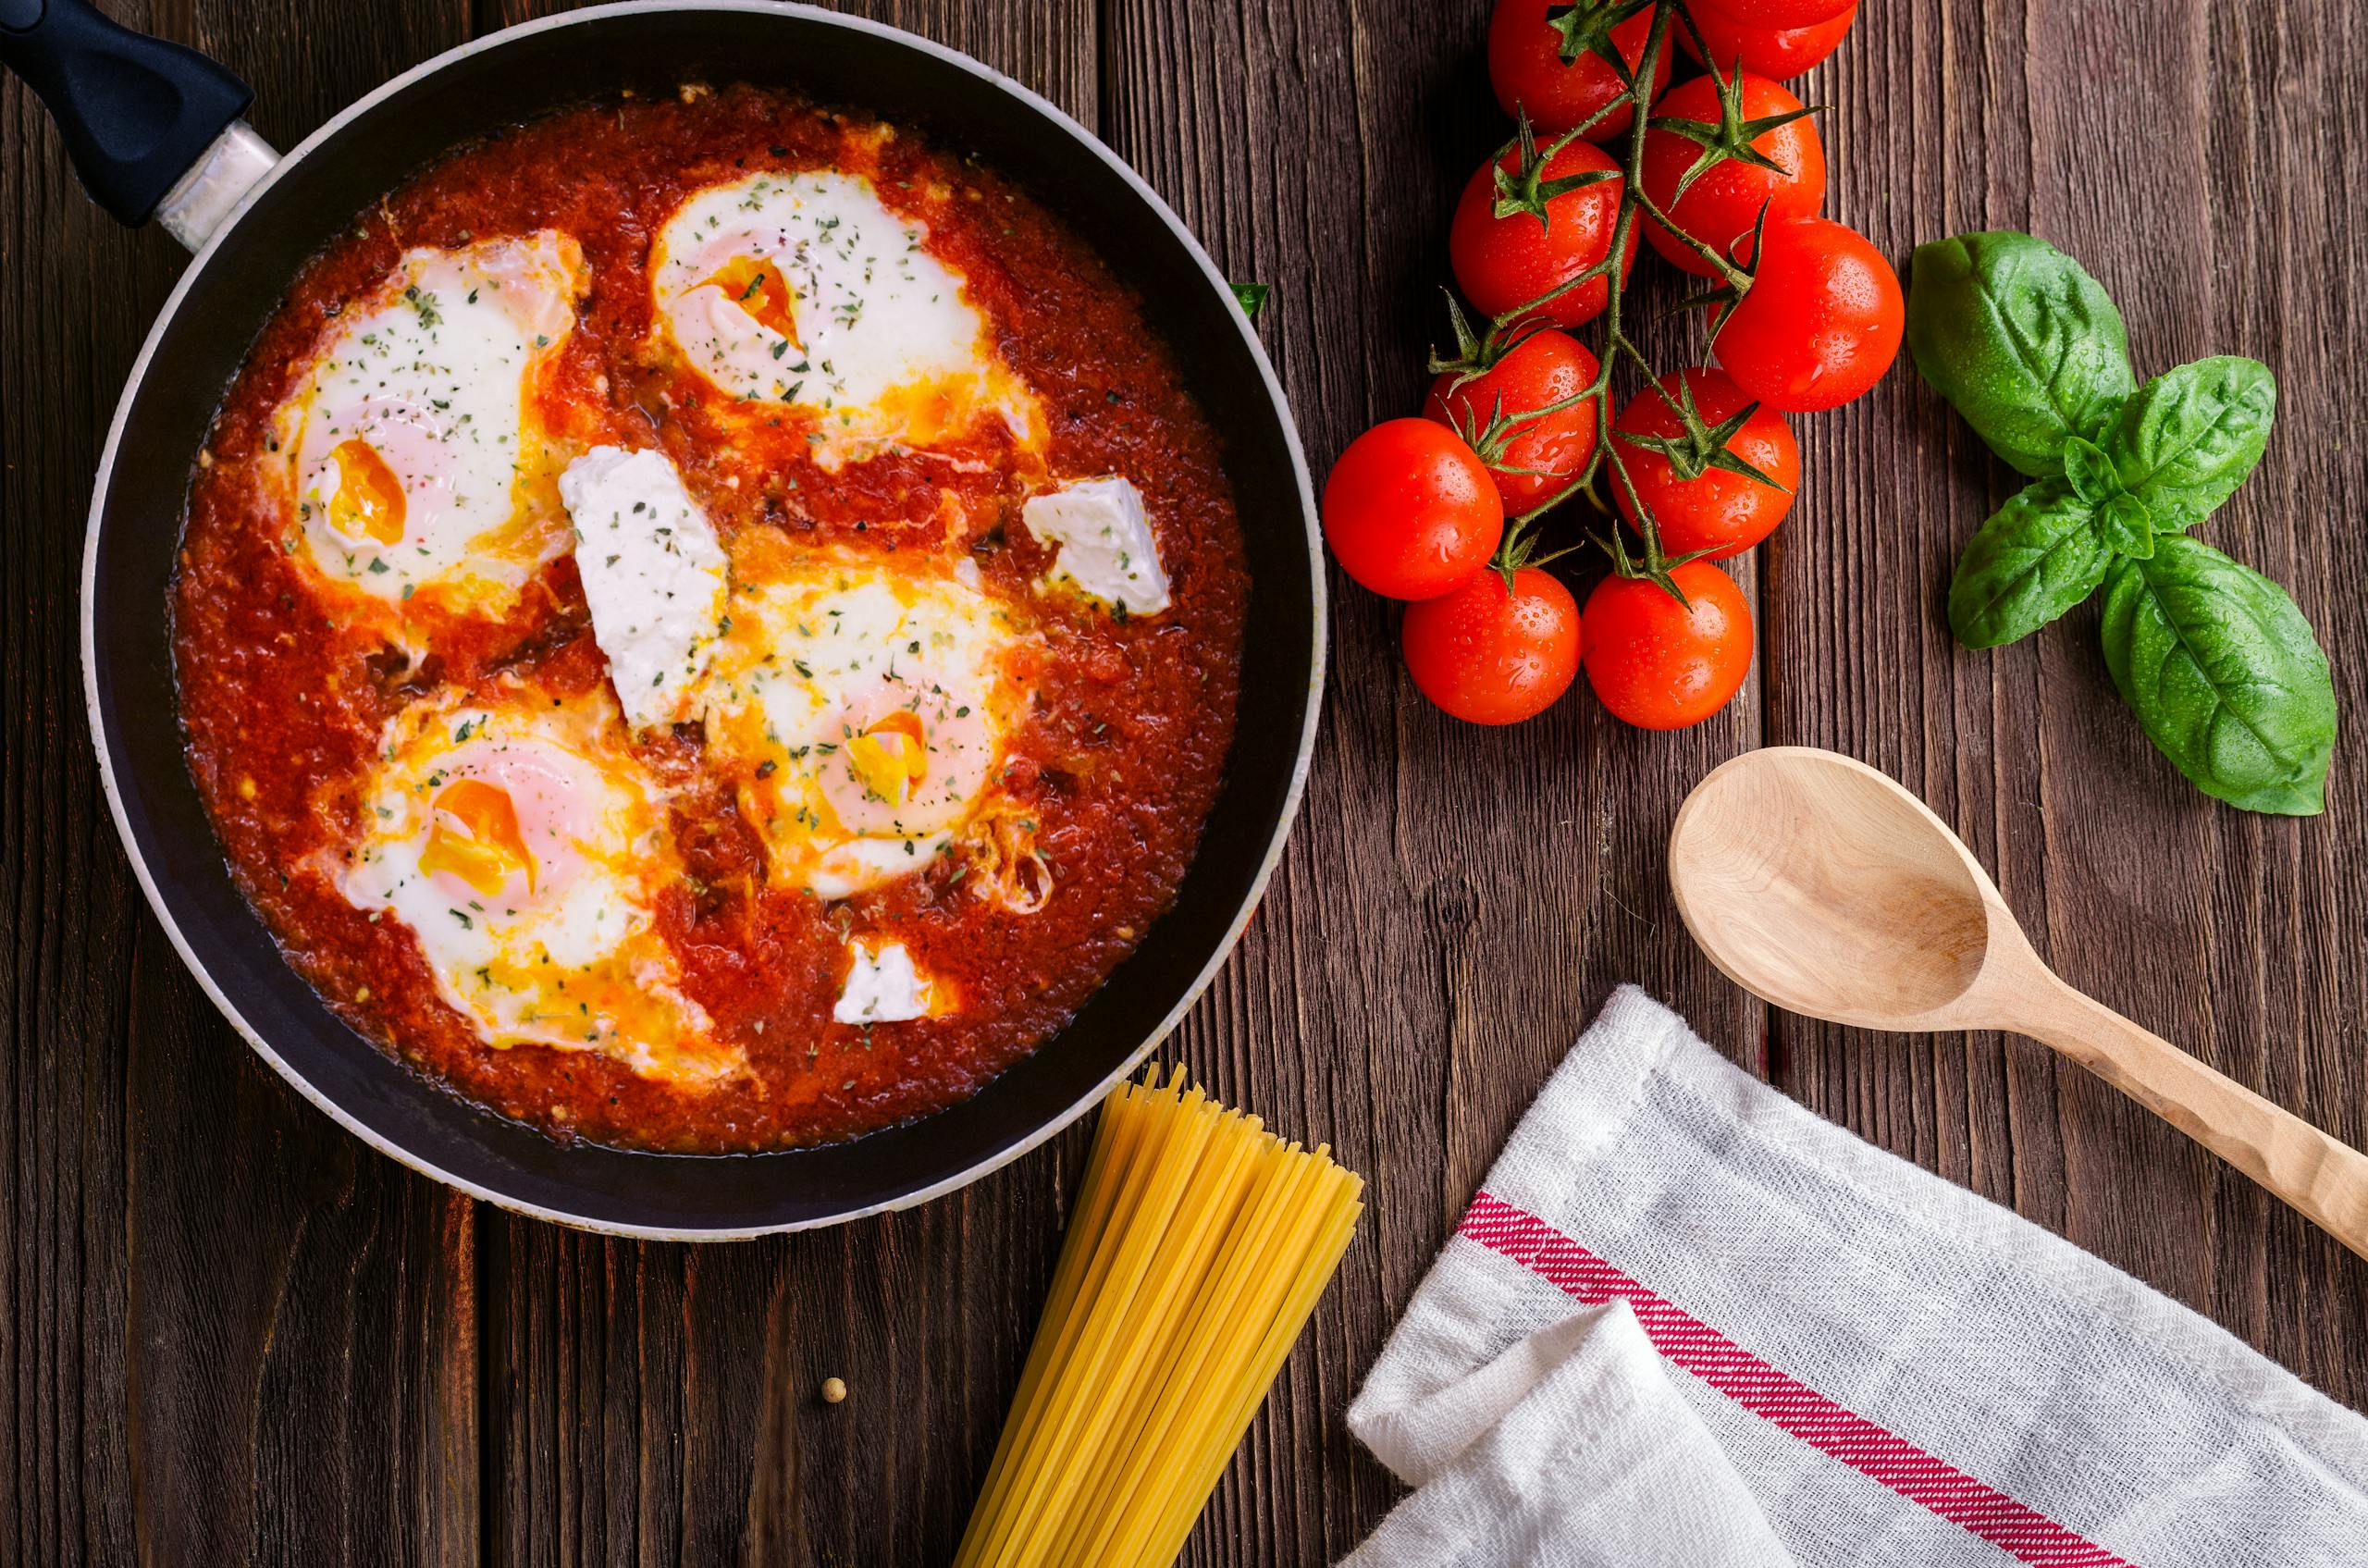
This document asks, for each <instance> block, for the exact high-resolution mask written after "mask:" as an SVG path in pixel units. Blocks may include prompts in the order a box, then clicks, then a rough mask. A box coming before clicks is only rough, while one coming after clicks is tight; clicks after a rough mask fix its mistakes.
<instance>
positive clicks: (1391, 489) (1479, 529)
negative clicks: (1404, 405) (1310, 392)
mask: <svg viewBox="0 0 2368 1568" xmlns="http://www.w3.org/2000/svg"><path fill="white" fill-rule="evenodd" d="M1504 532H1505V505H1504V502H1503V500H1500V499H1499V497H1498V495H1497V487H1496V484H1495V481H1494V480H1492V479H1491V478H1490V476H1489V474H1488V470H1487V469H1486V467H1485V466H1483V465H1482V463H1481V462H1480V459H1479V458H1478V456H1476V455H1475V454H1474V452H1473V451H1472V449H1471V448H1470V447H1468V446H1466V445H1464V444H1463V442H1462V440H1461V439H1459V438H1457V436H1456V434H1455V432H1454V431H1452V430H1449V429H1445V428H1443V427H1441V426H1437V425H1434V424H1432V423H1431V422H1430V421H1429V420H1427V419H1390V420H1385V421H1384V422H1382V423H1381V424H1379V425H1376V426H1374V427H1373V428H1372V429H1370V430H1368V431H1366V432H1365V433H1364V434H1363V435H1362V436H1359V437H1358V438H1356V439H1355V440H1353V441H1351V442H1350V443H1349V450H1348V451H1344V452H1342V453H1341V454H1340V461H1338V463H1334V464H1333V465H1332V475H1331V477H1329V478H1328V479H1326V481H1325V482H1324V538H1325V541H1326V543H1327V544H1329V545H1330V546H1331V547H1332V554H1333V556H1334V558H1335V559H1337V560H1338V562H1340V568H1341V570H1342V571H1344V572H1346V573H1348V574H1349V575H1350V576H1351V577H1353V578H1355V579H1356V580H1357V581H1358V582H1360V583H1362V584H1363V585H1364V586H1366V587H1368V588H1371V589H1372V590H1373V591H1374V592H1375V593H1377V594H1381V595H1384V596H1386V597H1388V598H1390V599H1429V598H1430V597H1432V596H1433V595H1434V594H1443V593H1445V592H1447V591H1448V589H1449V588H1451V587H1454V586H1456V585H1457V584H1458V583H1461V582H1462V581H1463V580H1464V579H1465V578H1466V577H1469V576H1470V575H1472V574H1473V573H1474V572H1477V571H1478V570H1480V568H1481V567H1482V566H1483V565H1485V564H1486V562H1487V560H1488V558H1489V557H1490V556H1491V555H1494V554H1495V553H1496V552H1497V542H1498V541H1499V539H1501V538H1502V537H1504Z"/></svg>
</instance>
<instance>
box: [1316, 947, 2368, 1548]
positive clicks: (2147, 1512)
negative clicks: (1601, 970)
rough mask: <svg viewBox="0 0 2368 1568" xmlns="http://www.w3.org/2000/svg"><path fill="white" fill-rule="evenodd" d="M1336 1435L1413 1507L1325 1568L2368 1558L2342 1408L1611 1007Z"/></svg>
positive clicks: (1531, 1119) (2058, 1244)
mask: <svg viewBox="0 0 2368 1568" xmlns="http://www.w3.org/2000/svg"><path fill="white" fill-rule="evenodd" d="M2362 1331H2368V1326H2362ZM1349 1428H1350V1430H1351V1432H1353V1433H1354V1434H1355V1435H1356V1436H1357V1437H1358V1438H1360V1439H1361V1440H1363V1442H1364V1443H1365V1444H1366V1445H1367V1446H1368V1447H1370V1448H1371V1449H1372V1450H1373V1451H1374V1452H1375V1454H1377V1455H1378V1456H1379V1457H1380V1458H1381V1460H1382V1462H1383V1463H1386V1464H1388V1466H1389V1467H1390V1469H1391V1470H1393V1471H1394V1472H1396V1473H1397V1475H1399V1477H1400V1479H1401V1480H1403V1481H1405V1482H1406V1483H1408V1484H1409V1485H1410V1486H1412V1487H1413V1488H1415V1490H1414V1491H1413V1493H1412V1495H1411V1496H1409V1497H1408V1498H1407V1499H1406V1500H1404V1501H1402V1502H1401V1503H1400V1505H1399V1506H1398V1508H1397V1509H1396V1510H1395V1511H1394V1512H1391V1513H1390V1515H1389V1516H1388V1518H1387V1519H1385V1520H1384V1521H1383V1522H1382V1524H1381V1525H1380V1527H1379V1528H1378V1529H1376V1530H1375V1533H1374V1534H1373V1535H1372V1537H1369V1538H1368V1539H1367V1540H1366V1541H1365V1542H1364V1544H1363V1546H1361V1547H1360V1548H1359V1549H1357V1551H1356V1552H1355V1553H1354V1555H1352V1556H1351V1558H1350V1559H1349V1560H1348V1565H1347V1568H1414V1565H1416V1564H1420V1565H1422V1568H1486V1565H1495V1564H1506V1565H1511V1564H1516V1563H1518V1564H1522V1565H1523V1568H1877V1565H1881V1568H1903V1565H1908V1564H1914V1565H1917V1568H2004V1565H2010V1564H2013V1563H2017V1562H2025V1563H2033V1564H2041V1565H2044V1568H2118V1565H2135V1568H2273V1565H2292V1568H2336V1565H2342V1568H2362V1565H2368V1421H2363V1420H2362V1418H2361V1417H2360V1416H2358V1415H2356V1414H2352V1413H2351V1412H2349V1411H2348V1410H2345V1409H2344V1408H2343V1407H2342V1406H2340V1405H2337V1404H2336V1403H2335V1402H2334V1401H2331V1400H2328V1399H2326V1398H2325V1396H2323V1395H2321V1394H2319V1393H2316V1392H2314V1391H2313V1390H2312V1389H2309V1388H2308V1387H2306V1386H2304V1385H2303V1384H2302V1383H2301V1382H2300V1380H2299V1379H2297V1378H2296V1377H2293V1376H2292V1375H2291V1374H2289V1373H2288V1372H2286V1371H2285V1370H2284V1369H2282V1368H2280V1367H2279V1366H2277V1365H2275V1364H2274V1363H2272V1362H2270V1361H2268V1360H2266V1359H2265V1358H2263V1356H2261V1355H2259V1354H2256V1353H2255V1352H2252V1351H2251V1350H2249V1349H2247V1348H2246V1347H2245V1346H2244V1345H2242V1344H2240V1343H2239V1342H2238V1340H2235V1339H2234V1338H2233V1337H2231V1336H2230V1335H2228V1334H2227V1333H2226V1332H2225V1331H2223V1330H2222V1329H2220V1328H2218V1327H2214V1325H2213V1324H2211V1323H2208V1322H2206V1321H2205V1320H2204V1319H2202V1318H2201V1317H2199V1316H2197V1315H2195V1314H2194V1313H2192V1312H2189V1310H2188V1309H2187V1308H2185V1307H2182V1306H2180V1305H2178V1304H2177V1303H2174V1302H2172V1301H2170V1300H2169V1299H2167V1298H2166V1297H2164V1296H2162V1295H2159V1294H2157V1293H2156V1292H2154V1291H2152V1290H2149V1289H2147V1288H2146V1287H2145V1286H2143V1285H2140V1283H2138V1282H2137V1281H2136V1280H2134V1279H2132V1278H2129V1277H2128V1275H2125V1274H2123V1273H2121V1272H2120V1271H2119V1270H2117V1269H2115V1268H2113V1267H2111V1266H2108V1265H2106V1264H2104V1263H2102V1262H2100V1261H2098V1260H2097V1259H2096V1258H2094V1257H2091V1256H2090V1255H2089V1254H2088V1253H2083V1252H2081V1251H2080V1250H2079V1249H2078V1248H2077V1247H2075V1246H2073V1245H2071V1244H2070V1243H2069V1242H2066V1241H2063V1240H2062V1239H2061V1238H2058V1237H2056V1236H2054V1235H2052V1234H2050V1233H2048V1232H2047V1231H2044V1230H2041V1228H2038V1227H2036V1226H2034V1225H2031V1224H2029V1222H2028V1221H2025V1220H2023V1219H2020V1218H2018V1217H2017V1216H2015V1215H2013V1214H2010V1213H2008V1212H2007V1211H2006V1210H2004V1209H2002V1208H2000V1207H1998V1206H1997V1205H1995V1204H1991V1203H1988V1202H1986V1201H1985V1200H1983V1199H1980V1198H1978V1197H1975V1196H1974V1195H1973V1194H1971V1193H1969V1192H1967V1191H1964V1190H1963V1189H1961V1188H1958V1187H1956V1186H1954V1185H1952V1184H1951V1183H1949V1182H1947V1181H1944V1180H1943V1179H1940V1178H1939V1177H1936V1176H1933V1175H1931V1174H1930V1172H1928V1171H1925V1170H1922V1169H1920V1168H1918V1167H1915V1166H1912V1165H1909V1164H1907V1163H1906V1161H1903V1160H1900V1159H1897V1158H1894V1157H1893V1156H1892V1155H1890V1154H1884V1153H1883V1152H1882V1151H1881V1150H1879V1149H1875V1148H1872V1147H1870V1146H1869V1145H1868V1144H1866V1143H1863V1142H1860V1141H1858V1140H1857V1139H1856V1138H1855V1137H1853V1136H1851V1135H1850V1134H1849V1133H1847V1132H1845V1131H1844V1130H1842V1129H1840V1128H1838V1127H1835V1126H1833V1125H1832V1124H1831V1123H1829V1122H1826V1121H1822V1120H1820V1119H1819V1118H1818V1117H1815V1116H1813V1115H1811V1114H1810V1113H1809V1112H1807V1111H1806V1110H1804V1109H1802V1108H1801V1107H1800V1106H1799V1105H1795V1104H1794V1103H1793V1102H1792V1101H1791V1100H1788V1099H1786V1098H1785V1097H1784V1096H1783V1095H1782V1094H1781V1093H1778V1092H1776V1091H1775V1090H1772V1089H1770V1088H1769V1087H1768V1086H1767V1085H1766V1084H1764V1083H1761V1082H1760V1081H1759V1080H1757V1079H1755V1078H1753V1077H1751V1076H1750V1075H1748V1074H1746V1073H1745V1072H1742V1071H1740V1070H1739V1069H1737V1068H1734V1067H1733V1066H1732V1065H1730V1064H1729V1063H1728V1062H1727V1061H1726V1060H1725V1058H1723V1057H1721V1056H1720V1055H1719V1054H1718V1053H1717V1052H1715V1051H1713V1050H1711V1049H1710V1048H1709V1047H1708V1046H1707V1045H1705V1044H1704V1043H1702V1042H1701V1041H1700V1040H1698V1039H1696V1037H1695V1036H1694V1034H1693V1032H1692V1031H1690V1030H1689V1029H1687V1027H1686V1025H1685V1022H1684V1019H1680V1018H1679V1017H1678V1016H1677V1015H1676V1014H1674V1013H1671V1011H1669V1010H1668V1009H1667V1008H1665V1007H1663V1006H1659V1004H1658V1003H1656V1002H1654V1001H1652V1000H1651V999H1650V998H1649V997H1647V996H1646V995H1645V994H1644V993H1642V992H1640V991H1638V990H1636V989H1634V987H1623V988H1622V989H1621V991H1620V992H1618V993H1617V994H1615V995H1614V996H1613V997H1612V999H1611V1001H1610V1005H1609V1006H1606V1007H1605V1008H1604V1010H1603V1013H1602V1015H1601V1016H1600V1017H1599V1018H1598V1019H1597V1020H1596V1023H1595V1025H1594V1027H1593V1028H1591V1029H1589V1030H1588V1031H1587V1032H1586V1033H1585V1036H1583V1037H1582V1038H1581V1039H1580V1041H1579V1043H1578V1044H1577V1045H1576V1046H1575V1047H1574V1048H1573V1050H1572V1052H1571V1054H1570V1056H1568V1057H1567V1058H1566V1059H1565V1060H1564V1061H1563V1063H1562V1065H1561V1067H1560V1068H1558V1069H1557V1070H1556V1072H1555V1074H1554V1076H1553V1078H1552V1079H1551V1080H1548V1083H1547V1085H1546V1088H1545V1090H1544V1091H1543V1092H1542V1093H1540V1094H1539V1095H1538V1097H1537V1102H1536V1105H1533V1106H1531V1108H1530V1111H1529V1114H1528V1115H1527V1116H1526V1117H1523V1120H1522V1123H1521V1125H1520V1127H1519V1128H1517V1129H1516V1130H1514V1133H1513V1137H1512V1141H1511V1142H1510V1143H1508V1144H1507V1145H1506V1146H1505V1151H1504V1153H1503V1154H1501V1155H1500V1156H1499V1158H1498V1161H1497V1164H1496V1167H1495V1168H1494V1169H1493V1170H1491V1171H1490V1172H1489V1173H1488V1179H1487V1184H1486V1187H1485V1188H1483V1189H1482V1191H1480V1192H1479V1194H1478V1195H1477V1196H1475V1197H1474V1199H1473V1201H1472V1204H1471V1207H1470V1208H1469V1209H1467V1210H1466V1211H1465V1213H1464V1216H1463V1219H1462V1224H1461V1225H1460V1227H1459V1228H1458V1229H1457V1232H1456V1234H1455V1236H1454V1237H1453V1238H1452V1239H1451V1240H1450V1241H1449V1243H1448V1246H1447V1250H1446V1252H1444V1253H1441V1254H1440V1257H1439V1259H1438V1261H1437V1264H1435V1265H1434V1266H1432V1269H1431V1272H1430V1274H1429V1275H1428V1276H1427V1277H1426V1278H1425V1279H1424V1281H1423V1283H1422V1285H1421V1287H1420V1288H1419V1289H1417V1290H1416V1291H1415V1292H1414V1298H1413V1300H1412V1303H1410V1304H1409V1306H1408V1308H1407V1313H1406V1317H1405V1320H1404V1321H1403V1322H1402V1323H1400V1325H1399V1327H1398V1329H1397V1331H1396V1332H1395V1333H1393V1334H1392V1335H1391V1336H1390V1340H1389V1343H1388V1346H1387V1347H1385V1348H1384V1350H1383V1352H1382V1354H1381V1359H1380V1361H1379V1362H1377V1363H1376V1364H1375V1366H1374V1369H1373V1372H1372V1375H1371V1376H1370V1377H1367V1378H1366V1380H1365V1385H1364V1387H1363V1389H1361V1390H1360V1391H1359V1392H1358V1394H1357V1397H1356V1400H1355V1401H1354V1402H1353V1403H1352V1404H1351V1406H1350V1407H1349Z"/></svg>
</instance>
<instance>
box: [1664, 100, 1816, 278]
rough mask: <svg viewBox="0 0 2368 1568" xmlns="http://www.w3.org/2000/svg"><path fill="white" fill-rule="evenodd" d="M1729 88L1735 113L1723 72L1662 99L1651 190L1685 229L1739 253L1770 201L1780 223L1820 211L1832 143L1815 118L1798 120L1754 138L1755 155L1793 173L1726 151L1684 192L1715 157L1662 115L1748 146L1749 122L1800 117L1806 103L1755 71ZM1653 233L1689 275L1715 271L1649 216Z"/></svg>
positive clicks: (1773, 219)
mask: <svg viewBox="0 0 2368 1568" xmlns="http://www.w3.org/2000/svg"><path fill="white" fill-rule="evenodd" d="M1726 91H1727V93H1728V98H1729V99H1731V100H1732V101H1733V104H1734V112H1733V115H1732V116H1729V115H1728V114H1727V113H1726V100H1722V99H1721V90H1720V85H1719V82H1718V80H1717V79H1716V78H1714V77H1708V76H1697V77H1696V78H1695V79H1694V80H1691V81H1687V82H1683V83H1681V84H1679V85H1678V86H1676V87H1672V88H1671V89H1670V90H1669V92H1668V93H1664V94H1663V95H1662V97H1661V101H1660V102H1659V103H1658V104H1656V105H1653V124H1652V127H1651V129H1648V130H1647V131H1646V132H1645V194H1646V195H1647V196H1650V197H1651V198H1652V199H1653V204H1654V205H1656V206H1658V207H1659V208H1660V209H1661V211H1663V212H1665V213H1667V214H1669V215H1670V216H1671V217H1672V218H1674V219H1676V220H1677V227H1678V228H1680V229H1682V230H1684V232H1685V233H1688V234H1691V235H1692V236H1694V238H1696V240H1699V241H1702V242H1703V243H1704V244H1706V245H1708V246H1710V247H1711V248H1712V249H1713V250H1717V251H1720V252H1721V253H1731V248H1732V247H1733V244H1734V242H1735V241H1737V240H1741V239H1743V238H1745V236H1747V235H1748V234H1750V232H1751V226H1752V225H1753V223H1754V222H1756V221H1757V220H1758V216H1759V209H1760V205H1761V204H1763V203H1765V204H1767V208H1768V221H1769V222H1770V223H1771V224H1775V223H1782V221H1784V220H1785V219H1786V218H1793V217H1814V216H1816V215H1817V214H1818V212H1819V210H1820V209H1821V208H1823V207H1824V205H1825V143H1824V142H1823V141H1822V139H1820V138H1819V135H1818V133H1817V125H1816V123H1815V122H1814V121H1811V120H1808V119H1796V120H1793V121H1790V122H1789V123H1787V124H1784V125H1780V126H1777V127H1775V128H1773V129H1772V130H1764V131H1762V132H1760V133H1759V135H1758V136H1756V137H1753V138H1751V140H1750V146H1751V150H1752V151H1753V152H1756V153H1758V154H1759V155H1760V156H1762V157H1764V158H1766V159H1768V160H1769V162H1770V163H1773V164H1775V165H1777V166H1779V167H1781V168H1782V170H1783V171H1784V172H1782V173H1781V174H1780V173H1778V172H1777V171H1776V170H1775V169H1770V168H1762V167H1759V166H1758V165H1757V164H1748V163H1745V162H1744V161H1743V160H1741V159H1740V158H1736V157H1727V158H1722V159H1721V160H1720V161H1719V162H1717V163H1714V164H1712V165H1711V166H1710V167H1708V168H1706V169H1704V170H1703V171H1702V173H1701V174H1700V175H1699V176H1698V177H1696V179H1695V180H1694V182H1693V183H1692V184H1691V185H1688V186H1687V187H1686V188H1685V194H1684V196H1680V195H1679V194H1678V193H1677V188H1678V185H1679V183H1680V182H1681V181H1683V180H1684V179H1685V177H1686V175H1687V174H1688V173H1690V172H1691V171H1692V170H1693V168H1694V167H1695V166H1696V164H1697V163H1698V162H1700V161H1701V160H1702V159H1703V158H1704V157H1706V156H1708V155H1709V154H1708V152H1707V151H1706V149H1705V147H1704V145H1703V143H1702V142H1697V141H1696V140H1694V139H1693V138H1692V137H1689V136H1684V135H1681V134H1679V133H1678V132H1677V131H1674V130H1669V129H1667V128H1666V127H1664V126H1663V125H1662V124H1661V121H1662V120H1664V119H1678V120H1686V121H1690V122H1692V123H1693V124H1694V125H1695V126H1696V127H1697V128H1698V133H1699V134H1701V135H1704V136H1707V137H1709V138H1711V139H1712V142H1713V144H1714V145H1716V144H1722V143H1727V142H1732V144H1733V146H1734V147H1738V148H1739V147H1740V146H1741V145H1743V142H1744V138H1743V136H1742V135H1741V134H1740V132H1741V130H1743V129H1744V128H1745V127H1746V126H1748V125H1749V123H1750V122H1752V121H1755V120H1763V119H1772V118H1774V117H1777V116H1779V115H1788V114H1795V113H1798V112H1799V110H1800V108H1801V101H1800V100H1799V99H1798V98H1795V97H1794V96H1793V95H1792V94H1791V93H1787V92H1785V91H1784V89H1782V87H1779V86H1778V85H1777V84H1776V83H1774V82H1772V81H1770V80H1768V79H1767V78H1766V77H1764V76H1755V75H1753V74H1752V73H1751V72H1749V71H1742V72H1738V73H1736V74H1735V75H1733V77H1731V78H1730V79H1729V82H1728V87H1727V90H1726ZM1645 237H1646V238H1647V240H1650V241H1652V243H1653V249H1654V250H1656V251H1659V253H1661V254H1662V256H1663V257H1665V258H1666V259H1667V260H1668V261H1670V262H1671V264H1672V265H1675V266H1677V267H1679V268H1681V269H1683V270H1684V271H1686V272H1691V273H1695V274H1696V275H1698V276H1700V277H1704V278H1708V277H1709V276H1710V275H1711V273H1712V272H1713V270H1715V269H1714V268H1712V266H1711V265H1710V264H1709V263H1708V262H1706V261H1704V260H1703V259H1702V258H1701V257H1700V256H1699V255H1696V253H1694V251H1693V250H1692V249H1691V248H1689V247H1688V246H1687V245H1686V244H1685V242H1684V241H1682V240H1680V239H1678V238H1677V236H1676V235H1674V234H1671V232H1670V231H1669V230H1668V229H1666V228H1662V227H1661V226H1660V225H1659V223H1657V222H1654V221H1653V220H1652V219H1651V218H1649V217H1648V218H1647V219H1646V221H1645Z"/></svg>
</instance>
